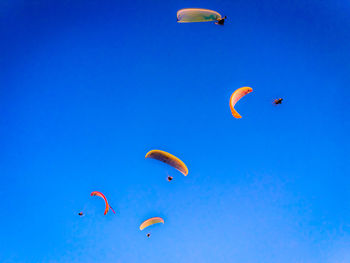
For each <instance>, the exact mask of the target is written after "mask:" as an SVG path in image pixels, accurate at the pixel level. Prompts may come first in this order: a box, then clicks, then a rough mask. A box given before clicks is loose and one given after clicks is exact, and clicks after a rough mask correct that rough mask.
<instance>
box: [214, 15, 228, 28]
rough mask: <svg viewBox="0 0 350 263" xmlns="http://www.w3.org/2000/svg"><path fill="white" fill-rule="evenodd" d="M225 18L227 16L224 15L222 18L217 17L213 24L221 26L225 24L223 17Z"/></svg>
mask: <svg viewBox="0 0 350 263" xmlns="http://www.w3.org/2000/svg"><path fill="white" fill-rule="evenodd" d="M226 18H227V16H224V17H223V18H220V19H218V21H217V22H215V24H217V25H220V26H223V25H224V24H225V19H226Z"/></svg>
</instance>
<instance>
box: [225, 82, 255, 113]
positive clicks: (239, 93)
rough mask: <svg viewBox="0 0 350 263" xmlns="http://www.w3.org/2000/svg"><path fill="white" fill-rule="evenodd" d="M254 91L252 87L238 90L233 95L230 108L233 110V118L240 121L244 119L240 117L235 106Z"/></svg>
mask: <svg viewBox="0 0 350 263" xmlns="http://www.w3.org/2000/svg"><path fill="white" fill-rule="evenodd" d="M252 91H253V89H252V88H250V87H242V88H239V89H237V90H236V91H235V92H233V93H232V95H231V98H230V108H231V112H232V115H233V117H235V118H237V119H240V118H242V116H241V115H239V113H238V112H237V111H236V110H235V108H234V107H235V105H236V103H237V101H239V100H240V99H241V98H242V97H244V96H245V95H247V94H248V93H250V92H252Z"/></svg>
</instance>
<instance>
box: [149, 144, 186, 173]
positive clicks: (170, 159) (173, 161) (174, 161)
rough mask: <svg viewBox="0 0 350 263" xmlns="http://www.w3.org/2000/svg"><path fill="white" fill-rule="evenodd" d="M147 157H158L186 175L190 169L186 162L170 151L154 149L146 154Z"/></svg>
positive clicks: (157, 158)
mask: <svg viewBox="0 0 350 263" xmlns="http://www.w3.org/2000/svg"><path fill="white" fill-rule="evenodd" d="M145 158H151V159H156V160H158V161H161V162H163V163H166V164H168V165H170V166H172V167H174V168H175V169H177V170H178V171H180V172H181V173H183V175H185V176H186V175H187V174H188V169H187V166H186V165H185V164H184V162H183V161H181V160H180V159H179V158H177V157H176V156H174V155H172V154H170V153H167V152H164V151H161V150H152V151H149V152H148V153H147V154H146V156H145Z"/></svg>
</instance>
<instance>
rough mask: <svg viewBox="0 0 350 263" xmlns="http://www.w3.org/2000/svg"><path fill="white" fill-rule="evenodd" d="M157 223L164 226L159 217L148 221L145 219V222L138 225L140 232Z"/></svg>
mask: <svg viewBox="0 0 350 263" xmlns="http://www.w3.org/2000/svg"><path fill="white" fill-rule="evenodd" d="M157 223H163V224H164V220H163V218H161V217H152V218H150V219H147V220H146V221H144V222H143V223H142V224H141V225H140V230H141V231H142V230H144V229H145V228H146V227H149V226H151V225H154V224H157Z"/></svg>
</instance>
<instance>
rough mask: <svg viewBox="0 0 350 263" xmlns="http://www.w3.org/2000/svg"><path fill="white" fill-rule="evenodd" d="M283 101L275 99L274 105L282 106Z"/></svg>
mask: <svg viewBox="0 0 350 263" xmlns="http://www.w3.org/2000/svg"><path fill="white" fill-rule="evenodd" d="M282 101H283V99H282V98H279V99H275V100H274V101H273V103H274V104H275V105H277V104H282Z"/></svg>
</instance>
